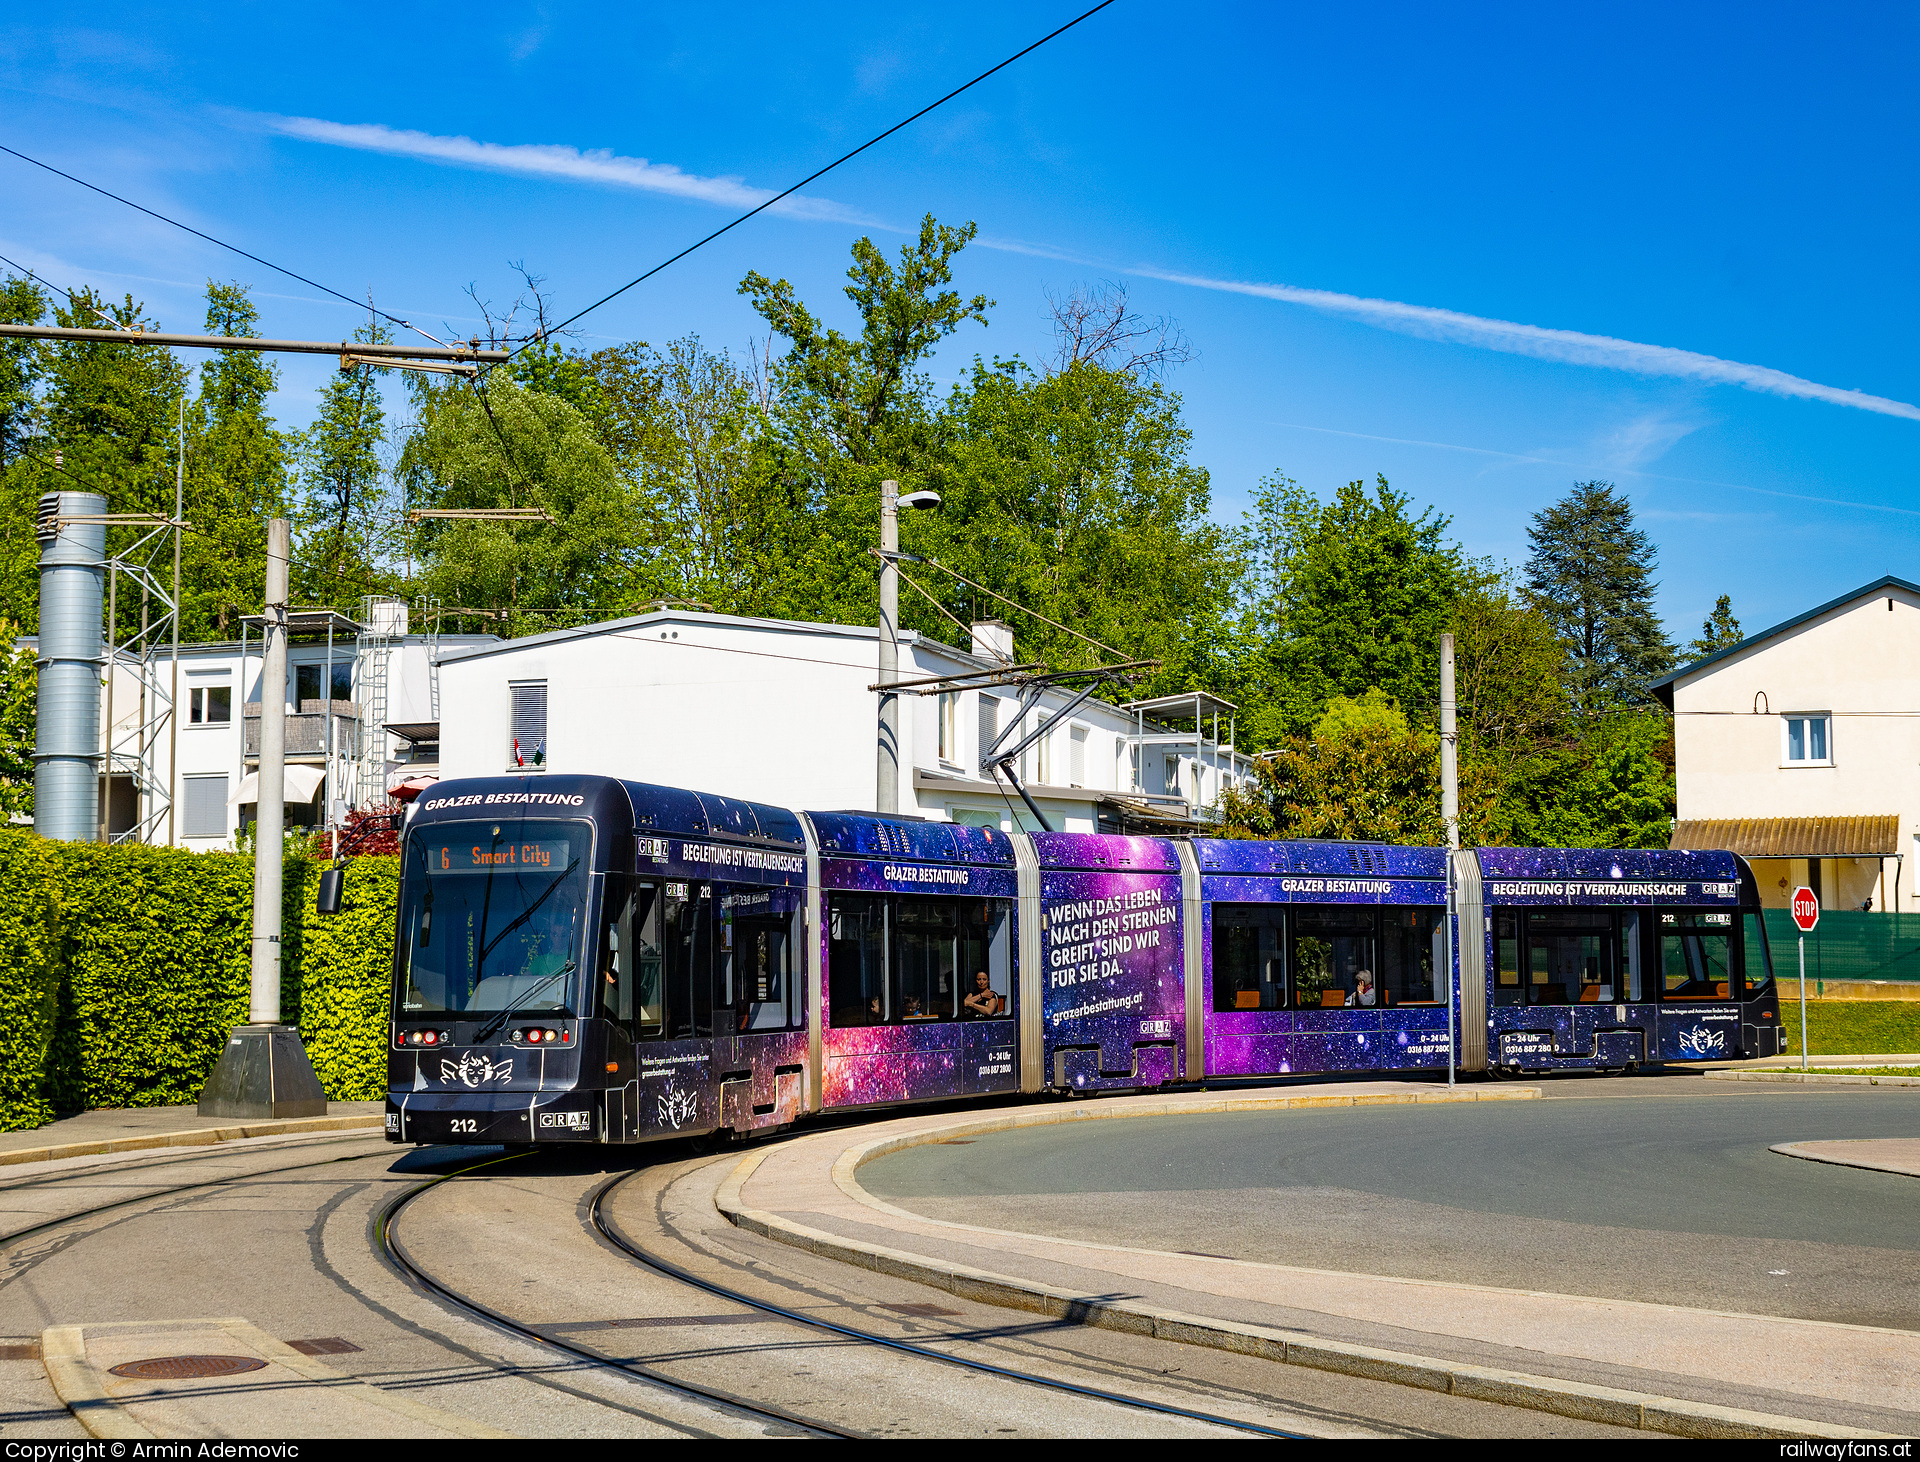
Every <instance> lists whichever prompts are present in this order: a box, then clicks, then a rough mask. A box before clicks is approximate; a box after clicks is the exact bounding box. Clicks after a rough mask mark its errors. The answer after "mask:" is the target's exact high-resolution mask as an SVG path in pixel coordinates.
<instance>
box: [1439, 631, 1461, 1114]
mask: <svg viewBox="0 0 1920 1462" xmlns="http://www.w3.org/2000/svg"><path fill="white" fill-rule="evenodd" d="M1457 720H1458V715H1457V710H1456V707H1455V705H1454V688H1453V636H1452V635H1450V634H1445V635H1442V636H1440V820H1441V821H1442V822H1443V823H1444V824H1446V829H1447V907H1446V912H1445V913H1444V914H1443V915H1442V916H1441V922H1442V923H1444V924H1445V925H1446V929H1447V1085H1448V1086H1452V1085H1453V1083H1454V1069H1455V1067H1456V1066H1457V1065H1458V1064H1459V1063H1458V1061H1457V1059H1456V1054H1457V1046H1458V1042H1457V1040H1456V1033H1455V1028H1454V1027H1455V1020H1454V1013H1453V991H1454V986H1455V984H1456V983H1457V981H1456V980H1455V979H1454V976H1453V950H1454V944H1455V939H1454V933H1453V924H1454V919H1455V918H1456V917H1457V915H1458V910H1457V909H1456V908H1455V907H1454V896H1453V891H1454V881H1453V855H1454V854H1455V853H1457V852H1459V851H1460V732H1459V727H1458V725H1457Z"/></svg>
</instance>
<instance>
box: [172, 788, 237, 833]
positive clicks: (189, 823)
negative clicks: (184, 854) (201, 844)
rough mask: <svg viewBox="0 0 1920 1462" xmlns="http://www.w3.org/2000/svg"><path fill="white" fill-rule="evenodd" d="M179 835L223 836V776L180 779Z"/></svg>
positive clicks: (224, 815) (225, 789)
mask: <svg viewBox="0 0 1920 1462" xmlns="http://www.w3.org/2000/svg"><path fill="white" fill-rule="evenodd" d="M180 782H181V787H180V794H181V795H180V801H181V809H180V813H181V823H180V826H181V836H182V837H188V838H224V837H225V836H226V835H227V775H226V773H225V772H222V773H221V774H220V775H219V776H217V777H182V778H181V779H180Z"/></svg>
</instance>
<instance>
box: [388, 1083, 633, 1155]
mask: <svg viewBox="0 0 1920 1462" xmlns="http://www.w3.org/2000/svg"><path fill="white" fill-rule="evenodd" d="M602 1095H603V1094H602V1093H600V1092H597V1091H538V1092H533V1091H530V1092H512V1091H500V1092H437V1091H436V1092H422V1091H404V1092H394V1091H390V1092H388V1093H387V1122H386V1128H387V1141H389V1142H404V1143H410V1144H413V1145H415V1146H419V1145H423V1144H427V1143H460V1144H488V1143H503V1142H504V1143H512V1144H523V1143H536V1142H541V1143H544V1142H598V1141H600V1140H601V1137H602V1133H601V1126H602V1113H603V1110H604V1104H603V1102H602Z"/></svg>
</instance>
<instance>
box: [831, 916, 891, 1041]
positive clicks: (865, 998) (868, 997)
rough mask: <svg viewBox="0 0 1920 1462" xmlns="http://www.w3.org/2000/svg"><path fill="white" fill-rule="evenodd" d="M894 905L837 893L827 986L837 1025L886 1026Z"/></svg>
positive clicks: (832, 918)
mask: <svg viewBox="0 0 1920 1462" xmlns="http://www.w3.org/2000/svg"><path fill="white" fill-rule="evenodd" d="M890 903H891V900H889V899H887V898H884V897H881V896H878V895H874V894H842V893H837V894H834V895H833V896H832V898H831V901H830V904H829V909H828V915H827V987H828V989H829V990H830V991H831V992H832V995H833V1023H834V1024H835V1025H837V1026H848V1025H885V1024H886V1023H887V1021H888V1019H889V1018H890V1010H889V1008H888V1003H887V997H888V990H887V935H888V929H887V915H888V912H889V910H888V905H889V904H890Z"/></svg>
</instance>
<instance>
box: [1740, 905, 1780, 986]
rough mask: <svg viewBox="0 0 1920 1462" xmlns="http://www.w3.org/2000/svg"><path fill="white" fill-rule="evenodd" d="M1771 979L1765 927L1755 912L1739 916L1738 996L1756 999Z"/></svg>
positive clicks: (1771, 967)
mask: <svg viewBox="0 0 1920 1462" xmlns="http://www.w3.org/2000/svg"><path fill="white" fill-rule="evenodd" d="M1772 979H1773V960H1772V958H1771V956H1770V955H1769V954H1768V952H1767V926H1766V925H1765V923H1763V922H1762V921H1761V918H1760V915H1759V914H1758V913H1757V912H1754V911H1749V912H1747V913H1744V914H1742V915H1741V916H1740V996H1741V998H1742V999H1743V1000H1752V999H1754V998H1756V997H1757V996H1758V995H1759V994H1760V992H1761V990H1762V989H1764V988H1765V987H1766V986H1767V985H1768V984H1769V983H1770V982H1771V981H1772Z"/></svg>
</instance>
